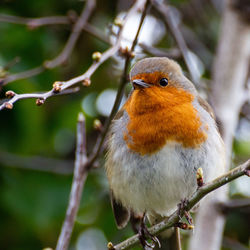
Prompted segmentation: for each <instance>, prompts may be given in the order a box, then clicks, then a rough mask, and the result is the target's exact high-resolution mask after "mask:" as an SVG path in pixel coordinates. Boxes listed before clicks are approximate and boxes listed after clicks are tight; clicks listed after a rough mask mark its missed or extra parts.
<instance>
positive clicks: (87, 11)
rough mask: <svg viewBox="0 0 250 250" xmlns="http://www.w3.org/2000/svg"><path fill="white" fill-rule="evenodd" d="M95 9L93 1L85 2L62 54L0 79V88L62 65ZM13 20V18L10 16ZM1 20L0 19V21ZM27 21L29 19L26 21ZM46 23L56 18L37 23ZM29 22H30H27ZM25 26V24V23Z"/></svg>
mask: <svg viewBox="0 0 250 250" xmlns="http://www.w3.org/2000/svg"><path fill="white" fill-rule="evenodd" d="M94 7H95V0H88V1H87V2H86V5H85V6H84V8H83V10H82V13H81V15H80V17H79V18H78V19H77V22H76V23H75V25H74V27H73V30H72V32H71V34H70V36H69V39H68V41H67V42H66V44H65V46H64V48H63V50H62V52H61V53H60V54H59V55H58V56H57V57H56V58H54V59H53V60H50V61H45V62H44V63H43V64H42V65H41V66H38V67H35V68H33V69H30V70H27V71H24V72H20V73H17V74H13V75H10V76H7V77H6V78H3V79H0V86H1V85H2V86H4V85H6V84H8V83H9V82H13V81H16V80H20V79H24V78H27V77H31V76H35V75H38V74H40V73H42V72H43V71H45V70H46V69H52V68H55V67H57V66H59V65H62V64H64V63H65V62H66V61H67V59H68V58H69V56H70V55H71V53H72V51H73V49H74V47H75V45H76V42H77V40H78V38H79V36H80V34H81V31H82V29H83V27H84V25H85V24H86V22H87V20H88V18H89V17H90V15H91V13H92V11H93V9H94ZM12 18H13V16H12ZM16 18H17V19H20V20H23V22H27V19H25V18H21V17H16ZM0 20H1V19H0ZM28 20H29V19H28ZM44 20H46V21H55V20H56V18H55V17H54V18H52V17H47V18H40V19H39V21H40V22H41V21H42V22H43V23H44V22H45V21H44ZM29 21H30V20H29ZM25 24H27V23H25Z"/></svg>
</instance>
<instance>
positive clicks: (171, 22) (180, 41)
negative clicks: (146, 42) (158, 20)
mask: <svg viewBox="0 0 250 250" xmlns="http://www.w3.org/2000/svg"><path fill="white" fill-rule="evenodd" d="M151 2H152V5H153V7H154V9H155V10H156V11H157V12H158V13H159V14H160V15H161V16H162V17H163V21H164V22H165V24H166V26H167V27H168V28H169V30H170V32H171V33H172V35H173V37H174V39H175V40H176V43H177V45H178V46H179V48H180V51H181V53H182V55H183V58H184V61H185V63H186V66H187V68H188V71H189V73H190V76H191V78H192V81H193V82H194V83H195V84H197V83H198V82H199V76H198V75H197V73H196V72H195V70H194V62H193V60H192V58H191V57H190V53H189V52H188V47H187V45H186V42H185V40H184V38H183V36H182V33H181V31H180V29H179V24H178V21H177V20H176V17H175V16H174V13H173V12H172V10H171V7H170V6H167V5H165V4H164V3H163V2H162V1H159V0H151Z"/></svg>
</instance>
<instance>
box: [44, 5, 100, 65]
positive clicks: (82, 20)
mask: <svg viewBox="0 0 250 250" xmlns="http://www.w3.org/2000/svg"><path fill="white" fill-rule="evenodd" d="M95 4H96V2H95V0H88V1H87V3H86V6H85V7H84V9H83V10H82V13H81V15H80V16H79V18H78V20H77V22H76V23H75V25H74V27H73V30H72V33H71V35H70V37H69V39H68V41H67V43H66V45H65V47H64V49H63V51H62V52H61V53H60V54H59V55H58V56H57V57H56V58H55V59H53V60H51V61H49V62H45V67H46V68H49V69H51V68H55V67H56V66H58V65H61V64H63V63H65V62H66V60H67V59H68V58H69V56H70V54H71V53H72V51H73V48H74V47H75V44H76V42H77V40H78V38H79V36H80V34H81V31H82V30H83V27H84V25H85V24H86V22H87V20H88V18H89V17H90V14H91V13H92V11H93V9H94V7H95Z"/></svg>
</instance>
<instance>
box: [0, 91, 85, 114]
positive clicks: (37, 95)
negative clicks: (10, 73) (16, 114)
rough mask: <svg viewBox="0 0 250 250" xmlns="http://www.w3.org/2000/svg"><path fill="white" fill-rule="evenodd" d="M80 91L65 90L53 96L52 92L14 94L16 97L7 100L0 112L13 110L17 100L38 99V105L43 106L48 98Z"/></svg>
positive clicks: (0, 106) (0, 107)
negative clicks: (5, 109)
mask: <svg viewBox="0 0 250 250" xmlns="http://www.w3.org/2000/svg"><path fill="white" fill-rule="evenodd" d="M79 90H80V88H79V87H75V88H70V89H65V90H64V91H61V92H59V93H55V92H53V93H52V95H51V92H45V93H26V94H16V93H14V92H13V93H14V96H13V97H12V98H11V100H9V101H8V100H7V99H6V100H5V101H4V102H3V104H2V105H0V110H2V109H4V108H7V109H12V108H13V103H14V102H16V101H17V100H21V99H31V98H36V99H37V102H36V104H37V105H38V106H39V105H42V104H43V103H44V100H46V99H47V98H48V97H50V95H51V96H55V95H66V94H72V93H76V92H78V91H79ZM38 101H40V103H38Z"/></svg>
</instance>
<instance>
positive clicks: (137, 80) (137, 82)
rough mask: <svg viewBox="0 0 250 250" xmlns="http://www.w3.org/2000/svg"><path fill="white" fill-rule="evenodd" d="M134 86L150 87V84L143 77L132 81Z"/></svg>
mask: <svg viewBox="0 0 250 250" xmlns="http://www.w3.org/2000/svg"><path fill="white" fill-rule="evenodd" d="M132 84H133V86H134V88H148V87H150V85H149V84H148V83H146V82H144V81H143V80H141V79H135V80H133V81H132Z"/></svg>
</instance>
